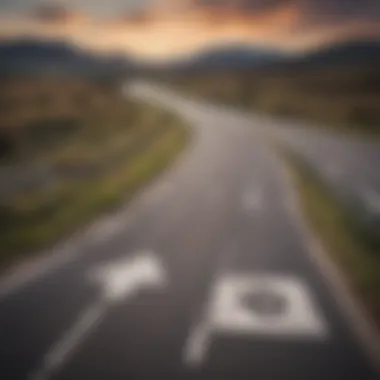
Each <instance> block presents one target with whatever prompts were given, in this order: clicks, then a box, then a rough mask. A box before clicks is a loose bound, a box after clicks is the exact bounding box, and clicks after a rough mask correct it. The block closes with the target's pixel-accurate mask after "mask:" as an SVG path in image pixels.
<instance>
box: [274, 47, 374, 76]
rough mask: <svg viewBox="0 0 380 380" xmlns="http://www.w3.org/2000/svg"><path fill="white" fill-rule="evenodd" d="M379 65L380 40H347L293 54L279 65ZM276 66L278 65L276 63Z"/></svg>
mask: <svg viewBox="0 0 380 380" xmlns="http://www.w3.org/2000/svg"><path fill="white" fill-rule="evenodd" d="M368 64H370V65H376V64H378V65H379V70H380V40H356V41H345V42H341V43H339V44H335V45H330V46H327V47H323V48H321V49H319V50H314V51H312V52H308V53H306V54H302V55H298V56H293V57H291V58H289V59H287V60H285V61H283V62H278V65H277V66H285V68H294V69H298V68H315V67H320V68H323V67H334V66H337V67H347V66H361V65H368ZM274 66H276V65H274Z"/></svg>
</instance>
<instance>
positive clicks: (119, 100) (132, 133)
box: [0, 80, 187, 264]
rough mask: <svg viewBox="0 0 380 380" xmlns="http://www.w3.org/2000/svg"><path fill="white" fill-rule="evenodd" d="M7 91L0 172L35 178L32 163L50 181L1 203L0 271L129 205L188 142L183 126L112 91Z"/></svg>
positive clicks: (87, 87) (66, 86)
mask: <svg viewBox="0 0 380 380" xmlns="http://www.w3.org/2000/svg"><path fill="white" fill-rule="evenodd" d="M6 85H7V86H8V91H6V92H5V93H4V94H3V93H2V94H1V96H2V98H1V101H0V104H2V106H3V108H4V109H6V112H5V117H3V118H2V119H1V123H0V125H1V127H0V131H1V135H0V136H1V139H0V147H1V148H2V157H1V163H2V165H1V166H2V168H1V167H0V169H7V168H13V167H14V166H15V164H17V165H16V166H17V167H22V168H25V169H26V170H27V171H30V172H31V173H30V174H31V175H33V174H34V173H33V170H34V169H33V165H34V163H39V164H41V163H42V164H43V165H46V166H48V167H49V168H50V169H51V170H50V172H48V174H47V175H52V174H53V178H51V180H49V181H47V183H48V185H46V183H45V182H44V181H43V183H42V184H41V186H37V187H35V188H33V189H26V190H25V191H22V192H20V193H18V192H16V193H14V194H11V196H7V197H4V199H2V200H1V203H0V241H1V246H2V247H1V256H0V261H1V262H2V264H7V263H9V262H10V261H11V260H14V259H15V258H16V257H20V255H21V256H22V255H26V254H28V253H29V252H32V251H35V250H38V249H40V248H43V247H46V246H48V245H50V244H52V243H54V242H55V241H56V240H57V239H59V238H60V237H64V236H65V235H67V234H70V233H71V232H73V230H74V229H76V228H78V227H80V226H83V225H84V224H86V223H87V222H88V221H89V220H90V219H91V218H93V217H95V216H96V215H98V214H99V213H101V212H105V211H107V210H110V208H112V207H115V206H116V205H117V204H118V203H119V202H120V201H127V200H128V199H130V198H131V197H132V196H133V194H134V193H135V192H136V191H137V190H138V189H139V188H141V186H143V185H144V184H146V182H147V181H149V180H151V179H152V178H153V177H154V176H155V175H156V174H157V173H158V172H159V171H160V170H162V169H163V168H164V167H166V165H167V164H169V162H170V161H171V160H172V159H173V158H174V156H176V155H177V154H178V153H179V152H180V150H181V149H182V148H183V146H184V144H185V142H186V140H187V133H186V129H185V127H184V125H183V123H182V121H180V120H179V119H177V118H176V117H174V116H173V115H169V114H167V113H166V112H164V111H161V110H158V109H156V108H153V107H150V106H148V105H143V104H138V103H136V102H132V101H130V100H127V99H125V98H123V97H122V96H121V94H119V89H117V88H111V87H107V86H104V85H98V84H96V83H81V84H77V83H59V82H52V81H46V82H41V81H38V82H34V81H29V82H27V81H18V80H14V81H9V82H8V83H7V84H6ZM10 99H12V101H11V100H10ZM4 104H8V107H5V105H4ZM49 173H50V174H49ZM1 180H4V178H2V179H1Z"/></svg>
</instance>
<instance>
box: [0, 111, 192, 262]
mask: <svg viewBox="0 0 380 380" xmlns="http://www.w3.org/2000/svg"><path fill="white" fill-rule="evenodd" d="M187 137H188V136H187V133H186V129H185V127H184V126H183V125H182V122H180V121H179V120H177V119H174V118H173V119H172V122H171V124H169V125H168V127H167V128H166V131H165V133H163V134H162V135H161V136H160V137H159V138H157V139H155V140H154V141H152V142H151V143H150V144H149V145H147V146H145V147H144V148H143V149H141V151H140V152H139V153H137V154H136V155H135V156H134V157H132V158H129V159H128V161H127V162H124V163H123V164H121V165H119V166H118V167H117V168H115V169H114V170H112V171H111V172H109V173H107V175H106V176H104V177H102V178H98V179H92V180H81V181H74V182H64V183H60V184H57V185H56V186H55V187H54V188H53V189H49V190H46V191H44V192H43V191H42V192H37V193H35V194H29V195H28V196H22V197H20V198H18V199H15V200H14V201H13V202H12V203H11V204H9V205H8V206H7V207H3V209H2V210H0V213H1V214H2V215H1V224H0V226H1V229H0V240H1V242H2V252H1V257H0V262H1V263H2V264H4V265H6V264H8V263H9V262H10V261H13V260H14V259H15V258H16V257H17V258H19V257H20V256H25V255H29V254H30V252H32V251H35V250H39V249H41V248H44V247H46V246H49V245H51V244H53V243H54V242H55V241H57V240H58V239H59V238H61V237H64V236H67V235H69V234H70V233H72V232H73V231H75V230H76V229H77V228H79V227H81V226H83V225H85V224H86V223H87V222H89V221H90V220H91V219H93V218H95V217H97V216H98V215H99V214H101V213H103V212H107V211H109V210H111V209H113V208H114V207H115V206H117V205H118V204H120V202H127V201H128V200H130V199H131V198H132V197H133V195H134V194H135V193H136V192H137V191H138V190H139V189H141V188H142V187H143V186H144V185H146V184H147V183H148V182H149V181H151V180H152V179H153V178H154V177H155V176H156V175H157V174H158V173H160V172H161V171H162V170H163V169H164V168H165V167H166V166H167V165H168V164H169V163H170V162H171V161H172V160H173V159H174V158H175V157H176V156H177V154H178V153H179V152H180V151H181V150H182V149H183V147H184V146H185V143H186V141H187Z"/></svg>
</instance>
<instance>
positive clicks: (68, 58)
mask: <svg viewBox="0 0 380 380" xmlns="http://www.w3.org/2000/svg"><path fill="white" fill-rule="evenodd" d="M368 62H371V63H376V62H378V63H379V67H380V41H378V40H357V41H348V42H344V43H340V44H336V45H330V46H328V47H325V48H323V49H320V50H317V51H313V52H310V53H307V54H306V53H305V54H302V55H289V54H284V53H281V52H279V51H276V50H268V49H262V48H255V47H251V46H247V45H224V46H218V47H214V48H212V49H208V50H204V51H202V52H200V53H198V54H196V55H193V56H191V57H187V58H183V59H181V60H177V61H173V62H170V63H166V64H161V65H159V66H157V65H155V64H153V63H149V62H137V61H135V60H133V59H132V58H131V57H128V56H125V55H117V54H115V55H101V54H95V53H92V52H89V51H85V50H83V49H80V48H78V47H76V46H73V45H70V44H67V43H65V42H61V41H36V40H29V39H23V40H15V41H6V42H2V43H0V74H2V75H7V74H31V75H85V76H99V75H122V74H125V73H131V72H132V73H133V72H150V71H152V72H155V71H160V72H162V71H163V72H167V71H169V72H170V71H178V72H192V71H199V70H201V71H213V70H219V69H223V70H224V69H254V68H258V67H267V66H268V67H269V66H283V67H290V68H291V67H293V68H298V67H312V66H323V65H328V66H331V65H360V64H363V63H368Z"/></svg>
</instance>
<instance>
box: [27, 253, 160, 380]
mask: <svg viewBox="0 0 380 380" xmlns="http://www.w3.org/2000/svg"><path fill="white" fill-rule="evenodd" d="M88 279H89V280H90V281H95V282H97V283H98V284H99V285H100V286H101V288H102V289H101V291H102V292H101V297H100V300H99V301H98V302H96V303H94V304H93V305H92V306H90V307H88V308H87V309H86V310H85V311H84V312H83V313H82V314H81V316H80V317H79V318H78V321H77V322H76V323H75V324H74V325H73V326H72V327H71V328H70V329H69V330H68V331H67V332H66V333H65V334H64V336H63V337H62V339H61V340H60V341H59V342H58V343H57V344H55V345H54V346H53V347H52V348H51V349H50V350H49V352H48V353H47V354H46V356H45V358H44V360H43V362H42V365H41V367H40V368H39V369H38V370H37V371H35V372H33V373H32V374H31V375H30V376H29V379H30V380H48V379H49V378H51V376H52V375H53V373H55V372H57V371H58V370H59V369H60V368H61V367H62V366H63V365H64V364H65V362H66V361H67V359H68V358H69V356H70V354H71V353H72V352H73V350H75V349H76V348H77V347H78V345H80V344H81V343H82V342H83V340H84V339H85V338H86V337H88V336H89V334H90V333H91V332H92V331H93V330H94V329H95V327H96V326H98V325H99V323H100V322H101V321H102V319H103V318H104V317H105V315H106V312H107V309H108V308H109V307H112V306H114V305H115V304H117V303H119V302H121V301H123V300H124V299H125V298H128V297H132V296H133V295H135V294H137V293H138V292H139V291H140V290H141V289H142V288H148V287H150V288H160V289H162V288H165V287H166V286H167V278H166V272H165V270H164V268H163V266H162V264H161V262H160V261H159V260H158V258H157V257H156V255H155V254H154V253H153V252H151V251H140V252H137V253H136V254H135V255H133V256H132V257H127V258H122V259H121V260H117V261H114V262H111V263H104V264H102V265H99V266H98V267H95V268H93V269H90V271H89V273H88Z"/></svg>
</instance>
